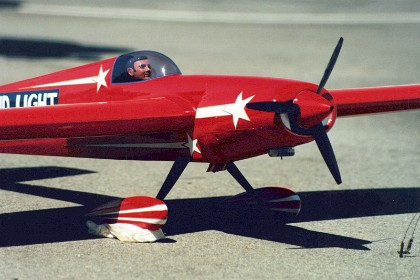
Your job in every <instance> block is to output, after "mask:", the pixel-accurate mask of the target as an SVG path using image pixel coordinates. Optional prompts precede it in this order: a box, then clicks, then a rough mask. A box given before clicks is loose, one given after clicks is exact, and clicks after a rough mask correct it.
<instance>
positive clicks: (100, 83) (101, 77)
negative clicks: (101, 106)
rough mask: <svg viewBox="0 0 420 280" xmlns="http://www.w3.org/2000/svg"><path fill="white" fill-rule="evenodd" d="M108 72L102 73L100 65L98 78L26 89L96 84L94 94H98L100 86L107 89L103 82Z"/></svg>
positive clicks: (93, 77)
mask: <svg viewBox="0 0 420 280" xmlns="http://www.w3.org/2000/svg"><path fill="white" fill-rule="evenodd" d="M108 72H109V69H107V70H106V71H103V69H102V65H101V68H99V73H98V76H92V77H87V78H80V79H74V80H67V81H62V82H56V83H50V84H43V85H37V86H32V87H27V88H41V87H57V86H71V85H84V84H96V92H98V91H99V89H100V88H101V86H104V87H108V85H107V83H106V81H105V78H106V75H108Z"/></svg>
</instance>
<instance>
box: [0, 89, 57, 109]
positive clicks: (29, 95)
mask: <svg viewBox="0 0 420 280" xmlns="http://www.w3.org/2000/svg"><path fill="white" fill-rule="evenodd" d="M55 104H58V91H45V92H25V93H19V92H17V93H8V94H2V95H0V109H7V108H25V107H37V106H49V105H55Z"/></svg>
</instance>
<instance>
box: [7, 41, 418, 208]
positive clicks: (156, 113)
mask: <svg viewBox="0 0 420 280" xmlns="http://www.w3.org/2000/svg"><path fill="white" fill-rule="evenodd" d="M341 44H342V39H341V40H340V41H339V44H338V45H337V47H336V49H335V51H334V53H333V56H332V58H331V60H330V63H329V65H328V67H327V69H326V71H325V73H324V76H323V78H322V80H321V82H320V84H319V85H316V84H311V83H307V82H302V81H295V80H288V79H278V78H262V77H243V76H208V75H182V74H181V72H180V70H179V69H178V67H177V66H176V65H175V63H174V62H173V61H172V60H170V59H169V58H168V57H166V56H164V55H162V54H160V53H157V52H152V51H140V52H135V53H130V54H127V55H122V56H119V57H117V58H112V59H107V60H103V61H99V62H95V63H91V64H88V65H85V66H80V67H77V68H72V69H69V70H64V71H60V72H57V73H53V74H49V75H45V76H41V77H37V78H33V79H29V80H25V81H21V82H17V83H12V84H8V85H4V86H1V87H0V119H1V123H0V152H1V153H14V154H29V155H49V156H69V157H86V158H104V159H124V160H167V161H175V163H174V165H173V167H172V169H171V171H170V173H169V175H168V177H167V178H166V181H165V182H164V184H163V186H162V189H161V190H160V192H159V193H158V195H157V198H159V199H163V198H165V196H166V195H167V193H168V192H169V191H170V189H171V188H172V186H173V185H174V184H175V182H176V181H177V179H178V178H179V176H180V175H181V173H182V171H183V170H184V168H185V166H186V165H187V164H188V162H190V161H196V162H207V163H209V164H210V165H209V169H208V171H213V172H217V171H221V170H225V169H227V170H228V171H229V173H231V174H232V175H233V176H234V177H235V179H236V180H237V181H238V182H239V183H240V184H241V185H242V186H243V187H244V188H245V190H246V191H247V192H248V194H251V195H256V192H255V191H254V190H253V188H252V187H251V186H250V185H249V183H248V182H247V181H246V179H245V177H244V176H243V175H242V174H241V173H240V171H239V170H238V169H237V168H236V166H235V165H234V161H237V160H241V159H246V158H251V157H255V156H259V155H262V154H266V153H269V154H270V155H271V156H290V155H293V153H294V152H293V148H294V147H296V146H298V145H302V144H305V143H308V142H311V141H314V140H315V141H316V143H317V145H318V147H319V149H320V152H321V154H322V156H323V158H324V160H325V162H326V163H327V166H328V168H329V169H330V171H331V173H332V175H333V177H334V179H335V180H336V182H337V183H341V177H340V173H339V170H338V165H337V162H336V159H335V156H334V152H333V150H332V146H331V144H330V142H329V140H328V137H327V132H328V131H329V130H330V129H331V128H332V127H333V125H334V123H335V120H336V118H337V117H340V116H347V115H355V114H365V113H375V112H386V111H395V110H406V109H416V108H420V85H407V86H393V87H378V88H368V89H344V90H330V91H327V90H326V89H325V88H324V86H325V84H326V82H327V80H328V78H329V75H330V73H331V71H332V69H333V67H334V64H335V62H336V59H337V57H338V54H339V51H340V48H341ZM133 58H134V59H136V60H141V59H143V60H145V59H147V60H148V61H147V64H144V65H142V67H143V68H146V69H149V68H150V69H151V72H150V75H149V76H148V77H147V79H145V80H135V79H133V76H131V74H129V73H130V72H129V71H128V66H127V63H128V62H129V60H130V59H133ZM148 67H149V68H148ZM288 195H289V194H288ZM268 196H269V195H268ZM292 196H293V195H292ZM260 202H261V201H260ZM298 206H299V207H300V204H299V205H298ZM297 212H298V210H297Z"/></svg>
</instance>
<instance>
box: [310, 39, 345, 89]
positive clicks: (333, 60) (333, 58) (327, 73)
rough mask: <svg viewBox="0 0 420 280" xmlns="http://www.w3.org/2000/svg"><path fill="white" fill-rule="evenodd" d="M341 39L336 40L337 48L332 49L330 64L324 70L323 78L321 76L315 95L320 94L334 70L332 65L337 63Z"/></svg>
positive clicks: (341, 43)
mask: <svg viewBox="0 0 420 280" xmlns="http://www.w3.org/2000/svg"><path fill="white" fill-rule="evenodd" d="M343 40H344V39H343V37H341V38H340V40H338V43H337V46H336V47H335V49H334V52H333V54H332V56H331V58H330V62H328V66H327V68H326V69H325V72H324V76H322V79H321V82H319V86H318V89H317V91H316V93H318V94H320V93H321V90H322V89H323V88H324V86H325V84H326V83H327V81H328V78H329V77H330V75H331V72H332V70H333V69H334V65H335V63H336V62H337V58H338V55H339V54H340V50H341V46H342V45H343Z"/></svg>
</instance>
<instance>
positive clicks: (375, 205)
mask: <svg viewBox="0 0 420 280" xmlns="http://www.w3.org/2000/svg"><path fill="white" fill-rule="evenodd" d="M89 173H92V172H91V171H88V170H81V169H72V168H62V167H54V166H47V167H32V168H13V169H0V177H1V178H2V182H1V183H0V189H2V190H6V191H13V192H17V193H22V194H29V195H36V196H39V197H45V198H51V199H56V200H62V201H68V202H73V203H77V204H80V205H81V206H74V207H66V208H54V209H42V210H32V211H22V212H15V213H3V214H0V236H1V239H0V247H9V246H23V245H31V244H44V243H54V242H66V241H78V240H86V239H93V238H95V237H94V236H92V235H90V234H88V233H87V228H86V226H85V217H84V214H85V213H86V212H87V211H89V210H91V209H92V208H94V207H96V206H98V205H101V204H103V203H105V202H108V201H111V200H114V199H118V197H113V196H106V195H100V194H94V193H88V192H80V191H73V190H65V189H59V188H51V187H44V186H38V185H28V184H24V183H21V182H25V181H31V180H40V179H47V178H56V177H63V176H77V175H83V174H89ZM299 195H300V196H301V199H302V204H303V208H302V211H301V213H300V214H299V216H297V217H296V218H294V219H292V220H290V222H293V223H294V225H289V224H287V222H285V221H282V220H279V219H277V218H276V217H274V216H271V215H267V213H264V212H263V211H254V210H253V211H249V210H246V209H245V210H244V209H238V208H227V207H226V206H222V205H223V203H222V201H223V200H224V199H225V198H226V197H211V198H194V199H172V200H166V201H165V202H166V203H167V205H168V208H169V218H168V222H167V224H166V225H165V226H164V228H163V230H164V232H165V234H166V235H167V236H168V238H169V242H171V239H174V238H176V236H177V235H180V234H186V233H194V232H200V231H206V230H218V231H222V232H225V233H228V234H234V235H239V236H246V237H251V238H256V239H261V240H269V241H273V242H280V243H285V244H290V245H294V246H298V247H300V248H330V247H339V248H345V249H354V250H369V249H368V248H367V247H366V246H365V245H367V244H370V243H371V241H368V240H362V239H356V238H352V237H346V236H339V235H334V234H329V233H323V232H316V231H312V230H307V229H304V228H301V227H298V226H296V223H299V222H309V221H321V220H335V219H344V218H356V217H365V216H376V215H394V214H403V213H415V212H420V204H419V203H418V202H419V201H420V188H401V189H364V190H351V191H350V190H347V191H319V192H304V193H299ZM110 242H117V241H111V240H110ZM172 242H173V240H172Z"/></svg>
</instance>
